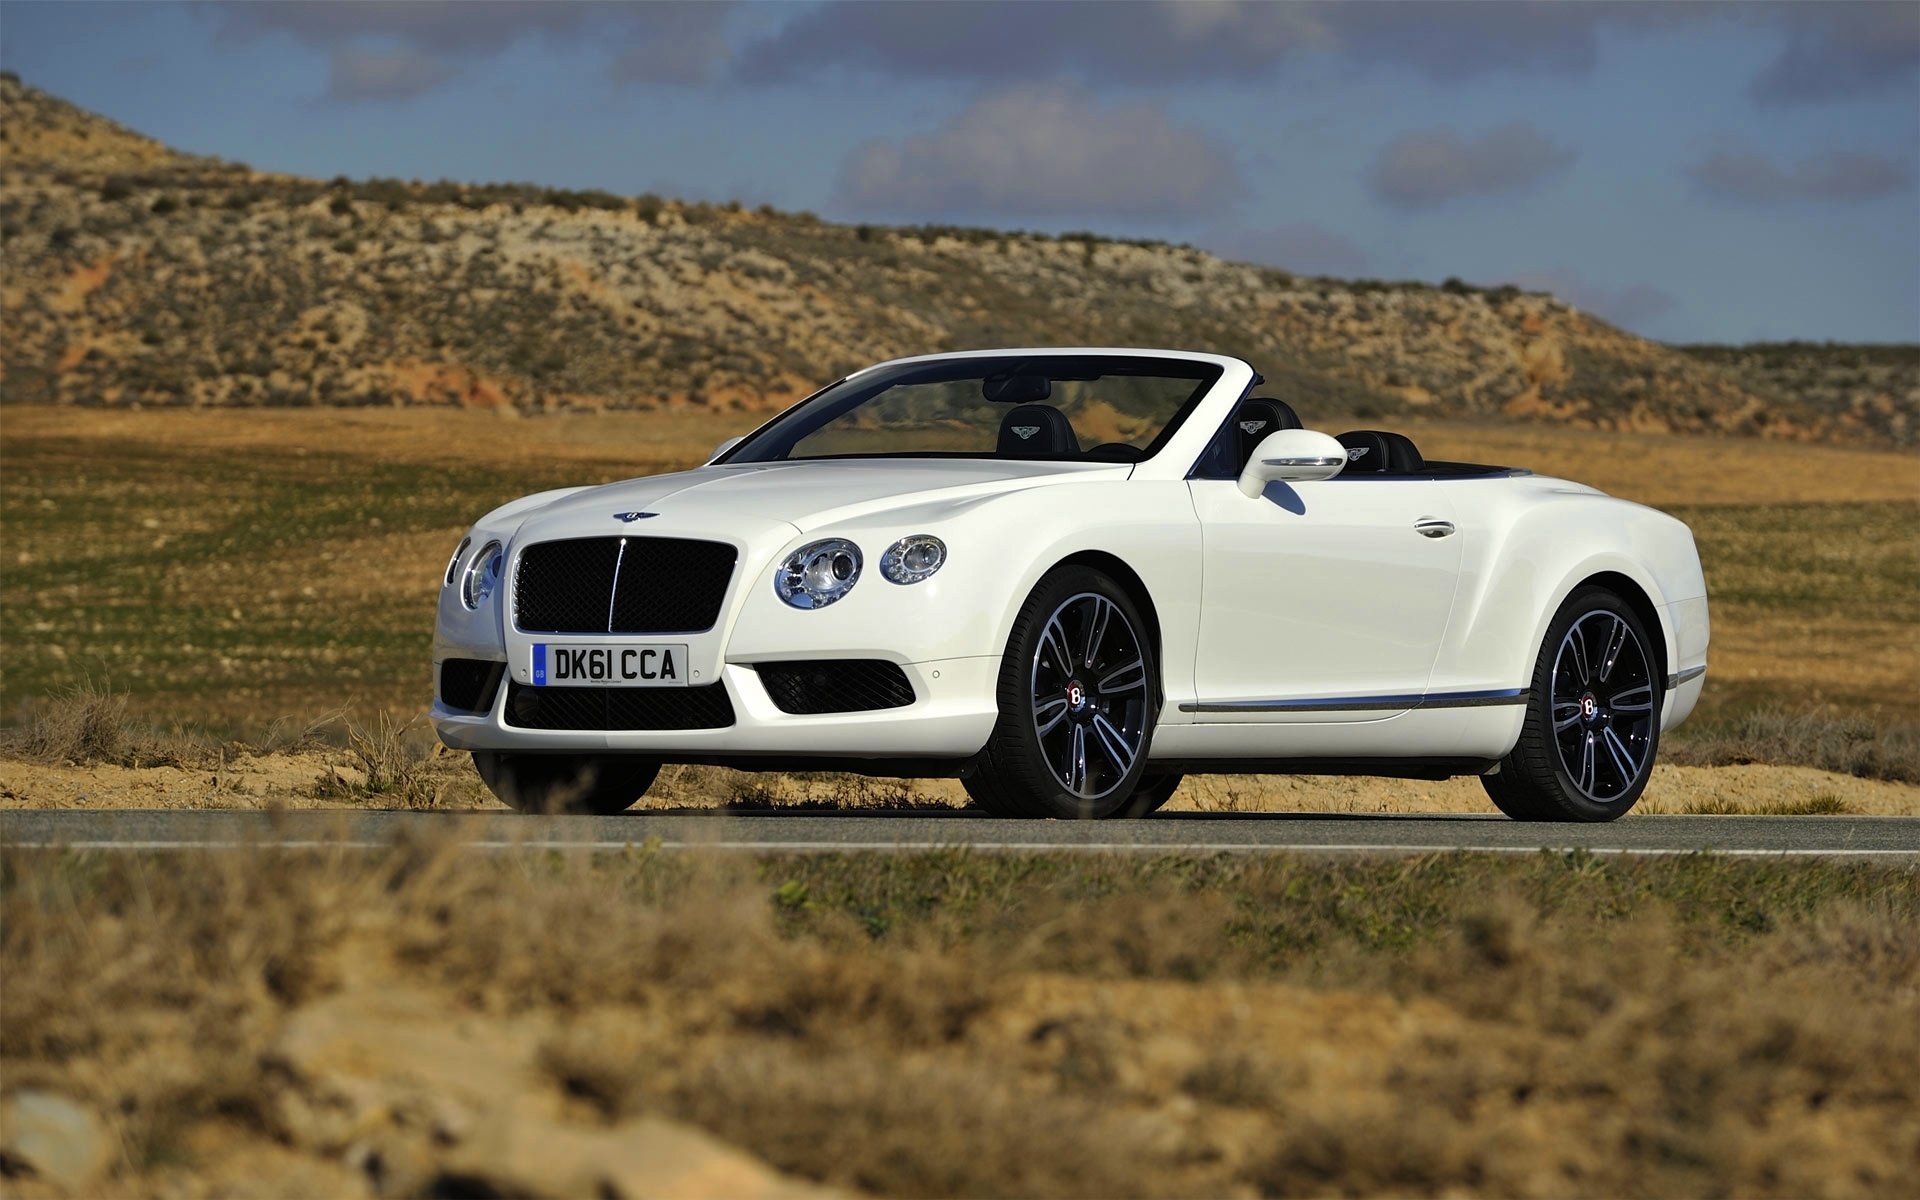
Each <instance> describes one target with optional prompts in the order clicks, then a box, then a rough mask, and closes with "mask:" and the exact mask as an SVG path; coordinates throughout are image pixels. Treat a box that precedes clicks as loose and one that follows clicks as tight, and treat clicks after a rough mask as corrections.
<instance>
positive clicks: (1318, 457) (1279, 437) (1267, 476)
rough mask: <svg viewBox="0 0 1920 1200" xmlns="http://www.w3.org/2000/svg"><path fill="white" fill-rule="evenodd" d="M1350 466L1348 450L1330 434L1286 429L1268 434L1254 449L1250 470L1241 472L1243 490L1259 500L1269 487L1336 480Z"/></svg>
mask: <svg viewBox="0 0 1920 1200" xmlns="http://www.w3.org/2000/svg"><path fill="white" fill-rule="evenodd" d="M1346 465H1347V448H1346V447H1345V446H1342V445H1341V444H1340V443H1339V442H1337V441H1335V440H1334V439H1333V438H1332V437H1330V436H1328V435H1327V434H1324V433H1318V432H1316V431H1314V430H1311V429H1282V430H1281V431H1280V432H1278V433H1270V434H1268V435H1267V436H1266V437H1265V438H1263V439H1262V440H1261V442H1260V444H1259V445H1258V446H1255V447H1254V448H1253V457H1252V458H1249V459H1248V460H1247V469H1246V470H1244V471H1242V472H1240V490H1241V492H1243V493H1245V494H1246V495H1247V496H1250V497H1253V498H1255V499H1258V498H1259V496H1260V493H1262V492H1264V491H1266V490H1267V485H1268V484H1269V483H1274V482H1283V483H1307V482H1310V481H1312V480H1315V479H1332V478H1333V477H1334V476H1335V475H1338V474H1339V473H1340V469H1341V468H1342V467H1344V466H1346Z"/></svg>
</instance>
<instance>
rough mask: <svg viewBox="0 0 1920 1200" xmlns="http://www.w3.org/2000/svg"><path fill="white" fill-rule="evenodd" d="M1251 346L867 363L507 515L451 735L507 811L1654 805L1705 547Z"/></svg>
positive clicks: (459, 626)
mask: <svg viewBox="0 0 1920 1200" xmlns="http://www.w3.org/2000/svg"><path fill="white" fill-rule="evenodd" d="M1261 382H1262V381H1261V377H1260V376H1259V375H1258V374H1257V373H1256V372H1255V371H1254V370H1253V368H1252V367H1251V366H1249V365H1248V364H1247V363H1245V362H1242V361H1240V360H1239V359H1235V358H1227V357H1222V356H1219V355H1213V354H1198V353H1187V352H1179V351H1168V350H1122V349H1029V350H995V351H983V352H976V353H966V354H941V355H932V356H927V357H921V358H905V359H898V360H895V361H892V362H885V363H881V364H879V365H877V366H873V367H868V368H866V369H865V370H862V371H859V372H856V373H855V374H853V375H850V376H848V377H847V378H845V379H842V380H840V381H839V382H837V383H835V384H833V385H831V386H829V387H827V388H825V389H823V390H821V391H820V392H818V393H816V394H815V395H813V396H811V397H809V398H808V399H807V400H805V401H803V402H801V403H800V404H797V405H795V406H793V407H792V408H789V409H788V410H786V411H785V412H783V413H781V414H780V415H779V416H777V417H775V418H773V419H772V420H771V421H768V422H767V423H766V424H765V425H763V426H761V427H760V428H759V429H757V430H755V431H753V432H752V433H751V434H749V435H747V436H746V437H745V438H743V439H736V440H734V441H732V442H729V443H728V444H726V445H724V446H722V447H721V449H720V451H719V452H718V453H717V454H715V456H714V457H713V459H712V461H710V462H709V463H707V464H706V465H705V466H703V467H700V468H698V469H696V470H691V471H685V472H681V473H678V474H673V475H660V476H654V477H651V478H645V479H632V480H627V481H626V482H623V483H613V484H607V485H604V486H599V487H579V488H567V489H562V490H560V491H553V492H543V493H540V494H539V495H534V496H528V497H526V498H524V499H521V500H516V501H514V502H513V503H511V504H507V505H505V506H503V507H501V508H497V509H495V510H494V511H493V512H490V513H488V514H487V515H486V516H484V517H482V518H481V519H480V520H479V521H478V522H477V523H476V524H475V525H474V527H473V529H472V531H471V532H470V533H469V534H468V535H467V537H466V538H465V540H463V541H462V542H461V543H460V548H459V549H458V550H457V551H456V552H455V553H454V556H453V559H452V561H451V562H449V563H448V564H447V570H446V578H445V582H444V585H443V587H442V589H441V598H440V613H439V622H438V625H437V627H436V630H435V636H434V649H433V659H434V667H435V678H436V682H437V689H436V699H435V703H434V706H433V722H434V725H435V727H436V728H437V729H438V731H439V734H440V737H441V739H442V740H443V741H444V742H445V743H446V744H447V745H448V746H451V747H455V748H457V749H462V750H469V751H472V753H473V758H474V763H475V765H476V767H477V768H478V769H479V772H480V774H481V776H482V778H484V779H485V780H486V782H487V784H488V785H489V786H490V787H491V788H492V789H493V791H494V792H495V794H497V795H498V796H499V797H500V798H501V799H502V800H504V801H506V802H507V803H508V804H511V805H513V806H515V807H517V808H521V809H526V810H540V811H554V810H567V811H585V812H615V811H618V810H620V809H624V808H626V807H627V806H628V805H630V804H632V803H633V802H634V801H635V800H636V799H637V798H639V797H640V796H641V795H642V794H643V793H644V792H645V791H646V789H647V787H648V785H649V784H650V783H651V782H652V780H653V778H654V776H655V774H656V773H657V772H658V770H659V768H660V765H661V764H662V763H676V762H677V763H722V764H726V765H729V766H735V767H748V768H762V769H769V770H774V769H798V768H809V769H833V770H850V771H858V772H864V773H868V774H876V775H949V776H958V777H959V778H960V779H961V780H963V781H964V783H965V786H966V788H967V791H968V793H969V794H970V795H971V796H972V797H973V799H974V800H975V802H976V803H978V804H979V806H980V807H982V808H984V809H986V810H988V811H990V812H994V813H1000V814H1005V815H1008V816H1028V817H1111V816H1139V815H1142V814H1145V813H1148V812H1151V811H1152V810H1153V809H1155V808H1156V807H1158V806H1159V805H1160V804H1162V803H1164V802H1165V801H1166V799H1167V797H1168V796H1169V795H1170V794H1171V793H1172V791H1173V790H1174V788H1175V786H1176V785H1177V784H1178V783H1179V781H1180V779H1181V776H1182V775H1183V774H1188V773H1195V772H1284V773H1304V774H1330V773H1352V774H1369V775H1387V776H1398V777H1402V778H1420V779H1439V778H1444V777H1447V776H1452V775H1465V774H1471V775H1478V776H1480V777H1481V780H1482V781H1483V783H1484V784H1485V786H1486V790H1487V793H1488V794H1489V795H1490V796H1491V797H1492V798H1493V801H1494V803H1495V804H1496V805H1498V806H1499V807H1500V809H1501V810H1503V811H1504V812H1506V813H1508V814H1510V815H1511V816H1514V817H1519V818H1523V819H1530V820H1558V821H1604V820H1611V819H1612V818H1615V817H1618V816H1620V815H1621V814H1622V813H1624V812H1626V811H1627V810H1628V809H1629V808H1631V807H1632V806H1633V804H1634V801H1635V800H1636V799H1638V798H1639V796H1640V793H1641V791H1642V789H1644V788H1645V787H1646V784H1647V778H1648V775H1649V774H1650V772H1651V771H1652V768H1653V760H1654V754H1655V751H1656V750H1657V749H1658V746H1659V742H1660V735H1661V733H1662V732H1663V731H1664V730H1667V729H1671V728H1673V727H1674V726H1675V725H1677V724H1679V723H1680V722H1681V721H1682V720H1684V719H1685V718H1686V716H1687V714H1688V713H1689V712H1691V711H1692V710H1693V707H1694V704H1695V702H1696V701H1697V700H1698V699H1699V697H1700V689H1701V685H1702V682H1703V679H1702V676H1703V675H1704V674H1705V672H1706V653H1707V597H1706V592H1707V588H1706V582H1705V580H1704V579H1703V577H1702V576H1701V572H1700V560H1699V557H1698V555H1697V553H1696V552H1695V549H1694V544H1693V537H1692V535H1691V533H1690V532H1689V531H1688V529H1687V527H1686V526H1685V525H1683V524H1682V523H1680V522H1679V521H1677V520H1675V519H1673V518H1672V517H1669V516H1667V515H1665V514H1663V513H1660V512H1656V511H1654V510H1652V509H1649V508H1644V507H1642V506H1640V505H1638V504H1633V503H1629V502H1627V501H1625V500H1618V499H1615V498H1613V497H1611V496H1608V495H1606V494H1604V493H1602V492H1599V491H1596V490H1595V489H1593V488H1590V487H1586V486H1583V485H1581V484H1577V483H1569V482H1567V481H1566V480H1563V479H1549V478H1544V477H1542V476H1538V475H1533V474H1531V473H1529V472H1527V471H1524V470H1518V469H1514V468H1510V467H1492V466H1478V465H1474V464H1471V463H1456V462H1434V461H1430V460H1427V459H1424V458H1423V457H1422V456H1421V454H1420V452H1419V450H1417V449H1416V448H1415V447H1414V444H1413V443H1412V442H1411V441H1410V440H1408V439H1407V438H1406V437H1404V436H1401V435H1399V434H1395V433H1387V432H1381V431H1376V430H1362V431H1358V432H1353V433H1343V434H1341V435H1339V436H1338V437H1337V438H1336V437H1334V436H1331V435H1329V434H1326V433H1317V432H1313V431H1311V430H1307V429H1304V428H1302V427H1301V424H1300V420H1299V418H1298V417H1297V416H1296V415H1295V413H1294V412H1293V410H1292V409H1291V408H1290V407H1288V405H1287V404H1285V403H1284V402H1282V401H1280V400H1274V399H1266V398H1262V397H1260V396H1258V395H1257V391H1258V388H1259V385H1260V383H1261Z"/></svg>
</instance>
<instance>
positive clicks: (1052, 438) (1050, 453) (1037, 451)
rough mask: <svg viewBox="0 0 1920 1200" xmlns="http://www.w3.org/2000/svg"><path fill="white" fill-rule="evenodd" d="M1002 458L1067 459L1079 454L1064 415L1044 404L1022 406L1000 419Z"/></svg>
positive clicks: (1078, 448)
mask: <svg viewBox="0 0 1920 1200" xmlns="http://www.w3.org/2000/svg"><path fill="white" fill-rule="evenodd" d="M994 453H996V454H998V455H1000V456H1001V457H1002V458H1070V457H1072V456H1074V455H1077V454H1079V453H1080V439H1079V438H1077V437H1075V436H1074V433H1073V422H1071V421H1069V420H1067V414H1065V413H1063V412H1061V411H1060V410H1059V409H1057V408H1052V407H1049V406H1047V405H1045V404H1022V405H1020V406H1018V407H1016V408H1014V409H1012V410H1011V411H1009V412H1008V413H1007V415H1006V416H1005V417H1003V418H1001V420H1000V442H999V445H998V446H997V447H996V448H995V450H994Z"/></svg>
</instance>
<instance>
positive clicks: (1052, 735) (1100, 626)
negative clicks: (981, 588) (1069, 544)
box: [1029, 592, 1150, 800]
mask: <svg viewBox="0 0 1920 1200" xmlns="http://www.w3.org/2000/svg"><path fill="white" fill-rule="evenodd" d="M1029 679H1030V683H1031V685H1032V686H1031V696H1032V707H1033V729H1034V733H1035V734H1036V735H1038V737H1039V741H1040V750H1041V756H1042V757H1043V758H1044V759H1045V761H1046V765H1047V769H1048V770H1049V771H1051V772H1052V774H1053V777H1054V778H1055V779H1056V780H1057V781H1058V782H1059V783H1060V786H1061V787H1063V788H1065V789H1066V790H1067V791H1068V792H1070V793H1072V794H1073V795H1075V796H1078V797H1080V798H1081V799H1082V800H1098V799H1100V798H1101V797H1102V796H1105V795H1107V794H1108V793H1109V792H1111V791H1113V790H1114V789H1115V788H1117V787H1119V786H1120V784H1121V783H1122V782H1123V781H1125V779H1126V778H1127V776H1128V773H1129V772H1130V771H1132V769H1133V765H1134V763H1135V761H1136V760H1138V759H1139V757H1140V753H1141V750H1142V748H1143V747H1144V746H1145V744H1146V735H1147V714H1148V701H1149V699H1150V697H1149V693H1148V688H1147V671H1146V655H1145V653H1144V651H1143V650H1142V648H1141V644H1140V635H1139V633H1138V632H1137V631H1136V630H1135V629H1134V628H1133V624H1132V623H1131V622H1130V621H1128V620H1127V616H1126V614H1125V613H1123V612H1122V611H1120V608H1119V606H1118V605H1116V604H1115V603H1114V602H1113V601H1112V600H1109V599H1108V598H1107V597H1105V596H1102V595H1099V594H1097V593H1094V592H1081V593H1079V594H1078V595H1075V596H1070V597H1068V598H1067V599H1066V600H1065V601H1063V602H1062V603H1061V604H1060V606H1059V607H1058V608H1055V609H1054V610H1053V613H1052V615H1050V616H1049V617H1048V618H1047V621H1046V624H1045V625H1044V626H1043V627H1042V630H1041V635H1040V643H1039V646H1038V648H1037V649H1036V650H1035V651H1034V655H1033V668H1032V671H1031V674H1030V676H1029Z"/></svg>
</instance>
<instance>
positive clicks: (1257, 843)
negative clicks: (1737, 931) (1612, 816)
mask: <svg viewBox="0 0 1920 1200" xmlns="http://www.w3.org/2000/svg"><path fill="white" fill-rule="evenodd" d="M434 830H452V831H457V832H458V834H459V835H460V836H462V837H464V838H466V839H468V840H469V841H470V843H471V844H472V845H473V846H475V847H476V848H481V849H514V848H529V849H580V850H617V849H621V848H624V847H626V846H631V845H639V844H641V843H645V842H648V841H651V840H654V839H658V842H659V844H660V845H661V846H662V847H664V848H667V849H673V850H682V849H713V850H743V851H787V852H796V851H797V852H824V851H913V850H928V849H938V848H948V847H954V846H967V847H971V848H973V849H975V850H981V851H989V852H993V851H999V852H1007V851H1015V852H1017V851H1042V850H1044V851H1054V850H1099V851H1143V852H1171V853H1181V852H1186V853H1216V852H1246V851H1254V852H1270V851H1291V852H1297V853H1318V854H1426V853H1432V852H1435V851H1442V850H1477V851H1489V852H1498V853H1531V852H1534V851H1539V850H1574V849H1582V850H1590V851H1593V852H1595V853H1599V854H1692V853H1699V852H1703V851H1706V852H1713V853H1717V854H1728V855H1740V856H1811V857H1828V858H1863V859H1878V860H1893V861H1901V860H1914V861H1920V818H1916V817H1682V816H1644V817H1635V816H1629V817H1627V818H1625V819H1623V820H1620V821H1616V822H1614V823H1613V824H1611V825H1531V824H1522V823H1520V822H1517V821H1509V820H1507V819H1506V818H1504V817H1500V816H1478V815H1471V816H1456V815H1433V816H1407V815H1391V816H1387V815H1383V816H1347V815H1338V816H1336V815H1324V816H1323V815H1313V814H1305V815H1303V814H1298V813H1286V814H1272V815H1251V816H1250V815H1245V814H1224V813H1222V814H1214V813H1162V814H1160V815H1158V816H1154V817H1151V818H1148V819H1146V820H1141V821H1103V822H1071V821H1003V820H995V819H992V818H988V817H981V816H977V815H974V814H972V813H965V812H958V811H955V812H944V811H934V812H928V811H913V812H876V811H871V810H856V811H847V812H838V813H821V812H818V811H804V810H803V811H796V810H793V809H768V810H764V811H757V812H749V813H733V814H728V815H725V816H716V815H713V814H703V813H628V814H624V815H621V816H617V817H524V816H519V815H517V814H513V813H462V814H456V813H421V812H369V811H351V812H350V811H338V812H316V811H302V812H283V813H263V812H189V811H154V810H127V811H112V812H106V811H101V812H94V811H86V810H66V811H58V812H47V811H12V812H0V845H7V846H16V847H27V846H72V847H77V848H86V849H126V850H172V849H195V848H205V847H233V846H254V845H277V846H290V847H291V846H308V845H316V844H339V843H343V842H344V843H346V844H350V845H362V846H380V845H385V844H387V843H389V842H391V841H393V840H394V839H395V838H397V837H401V836H408V835H419V834H424V833H428V832H430V831H434Z"/></svg>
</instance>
